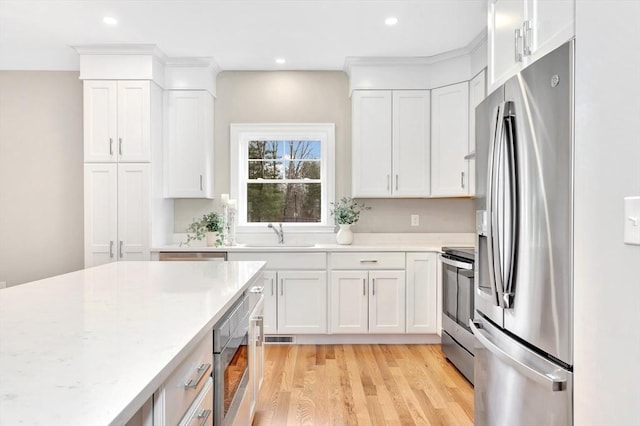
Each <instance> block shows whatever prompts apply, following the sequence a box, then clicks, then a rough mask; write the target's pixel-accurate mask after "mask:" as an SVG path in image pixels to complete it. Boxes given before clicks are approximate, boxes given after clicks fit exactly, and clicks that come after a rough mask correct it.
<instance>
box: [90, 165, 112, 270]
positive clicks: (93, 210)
mask: <svg viewBox="0 0 640 426" xmlns="http://www.w3.org/2000/svg"><path fill="white" fill-rule="evenodd" d="M117 207H118V174H117V165H116V164H85V165H84V241H85V242H84V266H85V267H86V268H88V267H91V266H97V265H102V264H103V263H109V262H114V261H115V260H116V250H117V247H116V244H117V242H116V241H117V239H118V215H117Z"/></svg>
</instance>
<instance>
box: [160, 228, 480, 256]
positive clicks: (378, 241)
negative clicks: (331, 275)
mask: <svg viewBox="0 0 640 426" xmlns="http://www.w3.org/2000/svg"><path fill="white" fill-rule="evenodd" d="M258 237H261V239H259V240H258V241H256V242H255V243H253V244H244V243H242V244H236V245H234V246H221V247H206V246H204V243H203V242H200V241H195V242H194V243H193V244H192V245H191V246H187V245H179V244H175V245H165V246H158V247H153V248H152V249H151V251H153V252H264V251H268V252H350V251H414V252H416V251H418V252H425V251H431V252H439V251H441V250H442V247H444V246H456V247H473V245H474V244H475V234H474V233H447V234H401V233H400V234H375V233H369V234H354V237H355V238H354V243H353V244H350V245H341V244H336V243H335V242H326V240H327V239H326V238H325V241H324V242H317V241H310V240H309V238H308V237H305V236H300V235H295V234H294V235H291V238H289V235H288V234H287V233H285V244H283V245H280V244H278V243H277V241H276V240H275V238H274V237H275V236H274V235H271V234H267V237H266V238H265V237H264V236H263V235H261V236H258ZM330 240H332V241H335V236H334V235H333V234H331V235H330ZM305 243H309V244H308V245H306V246H305V245H304V244H305Z"/></svg>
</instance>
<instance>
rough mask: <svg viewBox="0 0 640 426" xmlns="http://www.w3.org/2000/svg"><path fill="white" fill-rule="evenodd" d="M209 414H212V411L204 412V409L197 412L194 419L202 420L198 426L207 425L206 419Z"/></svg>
mask: <svg viewBox="0 0 640 426" xmlns="http://www.w3.org/2000/svg"><path fill="white" fill-rule="evenodd" d="M211 412H212V410H205V409H204V408H203V409H202V410H200V411H198V414H197V415H196V418H197V419H198V420H200V419H202V422H200V426H204V425H205V424H207V419H208V418H209V416H210V415H211Z"/></svg>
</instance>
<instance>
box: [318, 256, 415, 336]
mask: <svg viewBox="0 0 640 426" xmlns="http://www.w3.org/2000/svg"><path fill="white" fill-rule="evenodd" d="M404 268H405V255H404V253H365V252H363V253H332V254H331V269H332V271H331V289H330V292H331V326H330V331H331V333H349V334H362V333H404V332H405V271H404ZM341 269H352V270H341Z"/></svg>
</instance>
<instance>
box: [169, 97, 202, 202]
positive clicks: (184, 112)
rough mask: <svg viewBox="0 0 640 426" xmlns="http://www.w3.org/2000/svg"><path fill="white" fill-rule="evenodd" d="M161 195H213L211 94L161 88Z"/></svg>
mask: <svg viewBox="0 0 640 426" xmlns="http://www.w3.org/2000/svg"><path fill="white" fill-rule="evenodd" d="M164 101H165V135H166V138H165V141H166V143H165V150H164V153H165V159H164V160H165V162H164V164H165V196H166V197H169V198H213V114H214V111H213V96H211V94H210V93H209V92H207V91H205V90H169V91H167V92H165V99H164Z"/></svg>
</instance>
